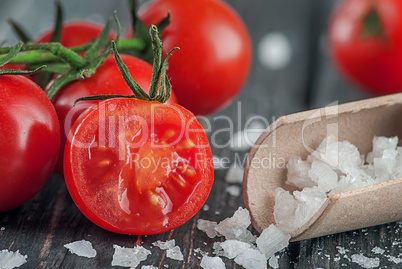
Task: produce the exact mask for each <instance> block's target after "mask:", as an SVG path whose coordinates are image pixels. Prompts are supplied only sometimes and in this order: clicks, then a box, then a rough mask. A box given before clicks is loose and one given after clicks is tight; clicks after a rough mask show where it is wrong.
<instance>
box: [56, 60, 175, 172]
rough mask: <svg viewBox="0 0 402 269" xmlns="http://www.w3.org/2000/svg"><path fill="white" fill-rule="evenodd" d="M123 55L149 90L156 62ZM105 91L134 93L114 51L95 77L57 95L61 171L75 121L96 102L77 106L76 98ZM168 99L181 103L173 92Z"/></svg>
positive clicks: (134, 73) (70, 85)
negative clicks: (65, 148)
mask: <svg viewBox="0 0 402 269" xmlns="http://www.w3.org/2000/svg"><path fill="white" fill-rule="evenodd" d="M120 56H121V58H122V60H123V62H124V63H125V64H126V65H127V67H128V69H129V71H130V73H131V74H132V76H133V78H134V80H135V81H136V82H137V83H138V84H139V85H140V86H141V88H143V89H144V91H146V92H148V91H149V87H150V81H151V77H152V66H151V65H150V64H149V63H147V62H145V61H143V60H141V59H138V58H136V57H134V56H130V55H123V54H121V55H120ZM50 83H52V82H50ZM102 94H119V95H133V92H132V90H131V89H130V88H129V87H128V86H127V84H126V82H125V80H124V78H123V76H122V75H121V73H120V70H119V68H118V66H117V64H116V61H115V59H114V57H113V55H110V56H109V57H108V58H107V59H106V61H105V62H104V63H103V64H102V65H101V66H100V67H98V69H97V70H96V73H95V74H94V75H93V76H92V77H90V78H88V79H85V80H78V81H74V82H72V83H69V84H67V85H66V86H64V87H63V88H62V89H61V90H60V91H59V92H58V93H57V94H56V96H55V97H54V98H53V104H54V107H55V108H56V112H57V115H58V117H59V121H60V128H61V129H60V133H61V143H60V154H59V161H58V162H57V166H56V171H57V173H58V174H59V175H63V154H64V145H65V141H66V138H67V135H68V132H69V131H70V128H71V125H72V124H73V123H74V121H75V120H76V119H77V118H78V116H79V115H80V114H81V113H82V112H83V111H84V110H85V109H87V108H88V107H89V106H90V105H91V104H92V102H91V103H89V102H79V103H77V104H76V105H75V106H74V102H75V100H77V99H78V98H81V97H85V96H93V95H102ZM168 103H177V100H176V97H175V95H174V94H173V93H172V96H171V97H170V99H169V100H168Z"/></svg>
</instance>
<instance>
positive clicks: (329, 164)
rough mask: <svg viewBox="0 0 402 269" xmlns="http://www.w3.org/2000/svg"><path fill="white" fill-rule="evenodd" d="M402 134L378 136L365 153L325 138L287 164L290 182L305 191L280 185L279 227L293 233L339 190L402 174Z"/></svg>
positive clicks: (277, 216) (275, 213)
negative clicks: (400, 136)
mask: <svg viewBox="0 0 402 269" xmlns="http://www.w3.org/2000/svg"><path fill="white" fill-rule="evenodd" d="M397 145H398V137H391V138H387V137H374V138H373V151H372V152H370V153H368V154H367V156H364V155H361V154H360V152H359V151H358V149H357V147H356V146H354V145H352V144H351V143H350V142H348V141H342V142H338V141H337V140H336V139H335V137H332V136H330V137H327V138H325V139H324V140H323V141H322V143H321V144H320V146H319V147H318V148H317V150H316V151H315V152H314V153H312V154H311V155H309V156H308V157H307V160H301V158H300V157H293V158H291V159H290V160H289V162H288V164H287V169H288V178H287V183H288V184H290V185H294V186H296V187H297V188H299V189H300V190H301V191H294V192H293V194H290V193H289V192H288V191H286V190H284V189H282V188H277V189H276V197H275V208H274V217H275V221H276V225H277V227H278V228H279V229H281V230H283V231H287V232H291V231H294V230H296V229H297V228H299V227H300V226H302V225H303V224H304V223H306V222H307V221H308V220H309V219H310V218H311V217H312V216H313V215H314V214H315V213H316V212H317V211H318V210H319V208H320V207H321V206H322V205H323V204H324V202H325V201H326V199H327V198H328V197H329V196H331V195H333V194H336V193H339V192H344V191H349V190H353V189H358V188H362V187H366V186H368V185H372V184H376V183H380V182H383V181H386V180H390V179H393V178H398V177H401V176H402V147H398V146H397Z"/></svg>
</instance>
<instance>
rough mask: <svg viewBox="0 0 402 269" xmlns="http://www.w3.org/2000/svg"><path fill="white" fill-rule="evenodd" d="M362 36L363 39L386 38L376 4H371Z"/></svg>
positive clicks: (364, 21) (364, 20)
mask: <svg viewBox="0 0 402 269" xmlns="http://www.w3.org/2000/svg"><path fill="white" fill-rule="evenodd" d="M362 37H363V39H365V38H369V37H378V38H379V39H381V40H384V39H385V38H386V34H385V31H384V27H383V25H382V22H381V18H380V15H379V14H378V10H377V9H376V7H375V6H371V7H370V10H369V11H368V13H367V14H366V15H365V16H364V18H363V29H362Z"/></svg>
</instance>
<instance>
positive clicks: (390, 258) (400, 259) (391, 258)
mask: <svg viewBox="0 0 402 269" xmlns="http://www.w3.org/2000/svg"><path fill="white" fill-rule="evenodd" d="M387 258H388V261H390V262H393V263H396V264H399V263H402V258H397V257H393V256H387Z"/></svg>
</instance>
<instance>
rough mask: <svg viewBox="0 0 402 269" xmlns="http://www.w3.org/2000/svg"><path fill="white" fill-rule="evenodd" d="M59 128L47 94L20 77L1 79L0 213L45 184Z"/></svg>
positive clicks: (57, 143)
mask: <svg viewBox="0 0 402 269" xmlns="http://www.w3.org/2000/svg"><path fill="white" fill-rule="evenodd" d="M59 142H60V129H59V122H58V119H57V115H56V112H55V110H54V108H53V105H52V103H51V102H50V100H49V99H48V98H47V96H46V94H45V93H44V92H43V91H42V89H40V88H39V87H38V86H37V85H36V84H35V83H33V82H32V81H31V80H29V79H27V78H26V77H23V76H17V75H1V76H0V149H1V154H0V178H1V179H0V181H1V188H0V212H4V211H7V210H10V209H13V208H15V207H17V206H20V205H22V204H23V203H25V202H26V201H28V200H29V199H30V198H32V197H33V196H34V195H35V194H36V193H37V192H39V190H40V189H41V188H42V187H43V186H44V185H45V183H46V182H47V180H48V179H49V177H50V175H51V174H52V172H53V169H54V166H55V164H56V161H57V156H58V153H59Z"/></svg>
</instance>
